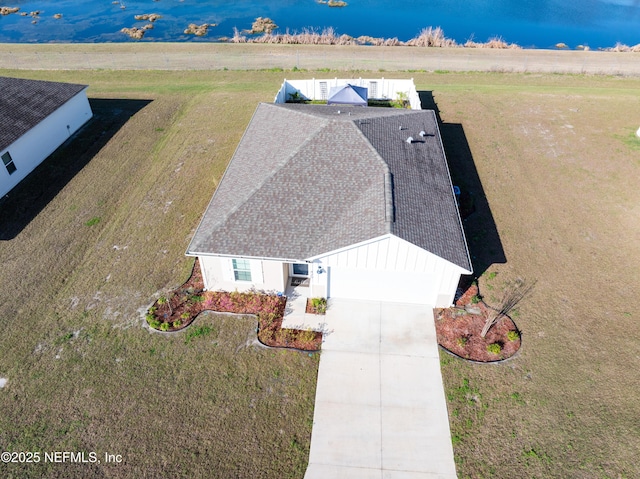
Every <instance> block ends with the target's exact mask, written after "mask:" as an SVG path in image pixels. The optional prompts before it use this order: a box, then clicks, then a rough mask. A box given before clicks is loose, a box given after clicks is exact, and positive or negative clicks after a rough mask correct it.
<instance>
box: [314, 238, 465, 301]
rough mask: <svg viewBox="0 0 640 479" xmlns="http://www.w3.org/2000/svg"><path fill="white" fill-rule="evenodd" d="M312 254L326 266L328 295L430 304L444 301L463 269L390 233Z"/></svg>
mask: <svg viewBox="0 0 640 479" xmlns="http://www.w3.org/2000/svg"><path fill="white" fill-rule="evenodd" d="M314 260H316V261H319V262H320V263H321V264H322V265H323V266H324V267H325V268H328V270H329V271H330V276H329V296H337V295H338V294H339V295H340V296H342V297H347V296H349V295H351V296H353V297H354V298H356V299H378V300H383V301H401V302H412V303H419V304H431V305H434V306H435V307H448V306H450V305H451V304H452V303H453V299H454V296H455V292H456V288H457V286H458V283H459V281H460V275H461V274H467V273H469V272H468V271H466V270H464V269H462V268H460V267H459V266H457V265H455V264H453V263H450V262H449V261H447V260H445V259H443V258H440V257H439V256H436V255H435V254H433V253H430V252H428V251H426V250H424V249H422V248H419V247H418V246H415V245H413V244H411V243H409V242H407V241H405V240H403V239H401V238H398V237H396V236H394V235H387V236H383V237H380V238H377V239H375V240H372V241H369V242H366V243H361V244H359V245H354V246H353V247H349V248H344V249H341V250H339V251H336V252H332V253H328V254H326V255H320V256H318V257H315V258H314ZM358 272H360V274H359V275H358ZM332 284H333V286H332ZM332 290H333V292H332ZM381 294H383V296H380V295H381Z"/></svg>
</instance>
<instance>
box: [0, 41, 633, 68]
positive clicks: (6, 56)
mask: <svg viewBox="0 0 640 479" xmlns="http://www.w3.org/2000/svg"><path fill="white" fill-rule="evenodd" d="M0 65H1V68H2V69H3V70H96V69H104V70H281V71H283V72H286V71H293V72H295V71H299V70H308V71H310V72H320V73H325V74H326V75H328V76H331V73H330V72H332V71H336V72H338V71H340V72H344V71H351V72H375V75H376V76H384V74H385V72H407V73H410V72H412V71H433V72H442V71H452V72H453V71H455V72H463V71H492V72H514V73H566V74H595V75H620V76H640V53H637V52H629V53H625V52H604V51H577V50H542V49H531V50H530V49H488V48H484V49H482V48H459V47H438V48H432V47H410V46H354V45H286V44H284V45H283V44H266V43H263V44H254V43H235V44H234V43H211V42H207V43H195V42H193V43H192V42H187V43H170V42H136V43H132V42H127V43H54V44H51V43H48V44H31V43H2V44H0ZM313 75H314V76H318V73H313Z"/></svg>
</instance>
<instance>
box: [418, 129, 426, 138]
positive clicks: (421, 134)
mask: <svg viewBox="0 0 640 479" xmlns="http://www.w3.org/2000/svg"><path fill="white" fill-rule="evenodd" d="M420 136H421V137H423V138H424V137H425V136H427V132H426V131H424V130H422V131H421V132H420Z"/></svg>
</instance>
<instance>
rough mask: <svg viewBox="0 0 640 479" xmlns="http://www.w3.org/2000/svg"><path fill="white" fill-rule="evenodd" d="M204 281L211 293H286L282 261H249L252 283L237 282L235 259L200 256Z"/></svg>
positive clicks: (205, 286)
mask: <svg viewBox="0 0 640 479" xmlns="http://www.w3.org/2000/svg"><path fill="white" fill-rule="evenodd" d="M198 259H199V260H200V269H201V270H202V276H203V280H204V288H205V289H206V290H209V291H215V290H223V291H236V290H238V291H248V290H250V289H252V288H253V289H257V290H260V291H284V290H285V280H286V278H285V274H284V268H283V264H282V262H281V261H268V260H260V259H249V258H243V259H247V260H248V261H249V264H250V268H251V281H236V279H235V277H234V274H233V264H232V260H233V258H227V257H220V256H198Z"/></svg>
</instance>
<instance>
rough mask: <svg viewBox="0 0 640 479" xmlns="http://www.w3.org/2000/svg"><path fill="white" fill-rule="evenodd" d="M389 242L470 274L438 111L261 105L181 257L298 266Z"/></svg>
mask: <svg viewBox="0 0 640 479" xmlns="http://www.w3.org/2000/svg"><path fill="white" fill-rule="evenodd" d="M420 131H424V132H425V133H426V135H425V136H424V137H421V136H420V135H419V133H420ZM409 136H412V137H413V138H414V139H415V141H414V142H413V143H407V142H406V140H407V138H408V137H409ZM390 179H391V181H389V180H390ZM385 185H393V187H392V190H391V191H389V189H390V188H389V186H385ZM388 233H392V234H394V235H396V236H398V237H400V238H403V239H405V240H407V241H409V242H411V243H413V244H415V245H417V246H419V247H421V248H423V249H425V250H427V251H430V252H432V253H434V254H436V255H438V256H440V257H442V258H445V259H447V260H448V261H450V262H452V263H454V264H456V265H458V266H460V267H462V268H464V269H467V270H469V271H471V265H470V262H469V255H468V252H467V247H466V242H465V239H464V233H463V231H462V226H461V223H460V219H459V215H458V210H457V206H456V202H455V197H454V195H453V191H452V187H451V180H450V178H449V170H448V168H447V164H446V160H445V157H444V152H443V150H442V144H441V140H440V133H439V131H438V128H437V123H436V118H435V114H434V112H433V111H417V110H400V109H391V108H364V107H349V106H340V107H335V106H325V105H300V104H268V103H262V104H260V105H259V106H258V108H257V109H256V112H255V113H254V116H253V118H252V120H251V122H250V124H249V126H248V127H247V130H246V131H245V134H244V136H243V138H242V140H241V141H240V144H239V145H238V148H237V150H236V152H235V154H234V156H233V158H232V160H231V162H230V163H229V166H228V168H227V171H226V172H225V174H224V176H223V179H222V180H221V182H220V185H219V186H218V189H217V190H216V192H215V194H214V196H213V198H212V200H211V203H210V204H209V206H208V208H207V210H206V212H205V214H204V216H203V219H202V221H201V223H200V225H199V226H198V229H197V231H196V233H195V235H194V237H193V239H192V241H191V244H190V245H189V248H188V250H187V252H188V254H198V253H201V254H207V253H209V254H222V255H233V256H250V257H264V258H280V259H294V260H304V259H306V258H310V257H313V256H317V255H319V254H322V253H326V252H329V251H333V250H335V249H338V248H342V247H345V246H349V245H352V244H355V243H359V242H361V241H366V240H369V239H372V238H375V237H378V236H381V235H384V234H388Z"/></svg>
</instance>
